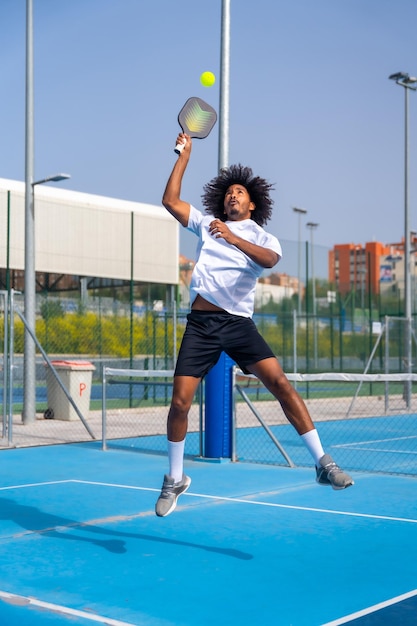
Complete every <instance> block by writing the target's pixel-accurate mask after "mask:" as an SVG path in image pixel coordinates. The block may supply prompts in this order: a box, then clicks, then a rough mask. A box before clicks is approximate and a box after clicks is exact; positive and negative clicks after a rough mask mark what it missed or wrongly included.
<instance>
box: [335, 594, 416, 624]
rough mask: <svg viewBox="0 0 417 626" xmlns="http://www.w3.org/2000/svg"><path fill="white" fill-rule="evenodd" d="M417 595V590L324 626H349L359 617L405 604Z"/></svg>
mask: <svg viewBox="0 0 417 626" xmlns="http://www.w3.org/2000/svg"><path fill="white" fill-rule="evenodd" d="M416 595H417V589H414V591H410V592H409V593H404V594H403V595H401V596H397V597H396V598H392V599H391V600H386V602H380V603H379V604H374V606H370V607H369V608H367V609H363V610H362V611H358V612H357V613H352V614H351V615H346V616H345V617H341V618H340V619H336V620H334V621H333V622H327V624H323V626H341V624H347V623H348V622H350V621H352V620H353V619H357V618H358V617H363V616H364V615H370V614H371V613H375V612H376V611H379V610H381V609H385V608H386V607H388V606H392V605H393V604H398V603H399V602H403V601H404V600H408V599H409V598H412V597H413V596H416Z"/></svg>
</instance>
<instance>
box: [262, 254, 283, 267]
mask: <svg viewBox="0 0 417 626" xmlns="http://www.w3.org/2000/svg"><path fill="white" fill-rule="evenodd" d="M280 258H281V257H280V256H279V254H277V253H276V252H272V250H271V254H270V255H269V257H268V259H266V262H265V265H264V267H265V269H271V268H272V267H275V265H276V264H277V263H278V261H279V260H280Z"/></svg>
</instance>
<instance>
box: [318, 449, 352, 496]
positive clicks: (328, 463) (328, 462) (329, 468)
mask: <svg viewBox="0 0 417 626" xmlns="http://www.w3.org/2000/svg"><path fill="white" fill-rule="evenodd" d="M316 473H317V477H316V480H317V482H318V483H319V485H331V486H332V487H333V489H346V487H350V486H351V485H353V484H354V482H353V480H352V478H351V477H350V476H349V474H346V473H345V472H344V471H343V470H341V469H340V467H339V466H338V465H336V463H335V462H334V461H333V459H332V457H331V456H330V454H325V455H324V456H322V457H321V459H320V465H319V467H317V466H316Z"/></svg>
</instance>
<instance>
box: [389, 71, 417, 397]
mask: <svg viewBox="0 0 417 626" xmlns="http://www.w3.org/2000/svg"><path fill="white" fill-rule="evenodd" d="M389 78H390V80H395V82H396V83H397V85H400V86H401V87H404V95H405V98H404V100H405V107H404V316H405V320H406V330H405V366H406V367H405V370H406V373H407V374H411V372H412V342H411V336H412V332H411V329H412V323H413V320H412V315H411V272H410V264H411V246H410V244H411V241H410V238H411V233H410V209H409V206H408V90H409V89H411V90H412V91H417V87H413V85H414V84H415V83H417V78H415V77H413V76H410V75H409V74H406V73H405V72H397V73H396V74H391V75H390V76H389ZM405 401H406V405H407V407H410V403H411V380H408V381H407V382H406V385H405Z"/></svg>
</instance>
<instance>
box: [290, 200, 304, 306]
mask: <svg viewBox="0 0 417 626" xmlns="http://www.w3.org/2000/svg"><path fill="white" fill-rule="evenodd" d="M292 210H293V211H294V213H297V215H298V288H297V294H298V315H301V216H302V215H305V214H306V213H307V209H300V208H298V207H295V206H294V207H293V208H292Z"/></svg>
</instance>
